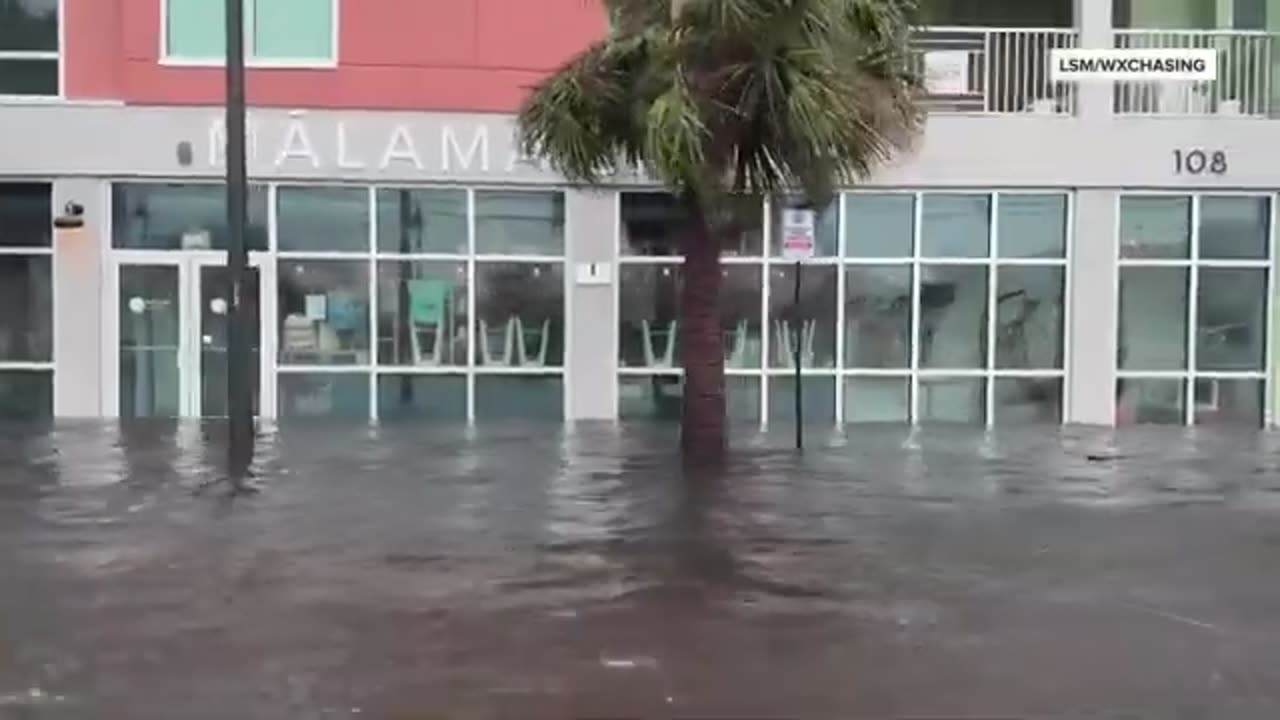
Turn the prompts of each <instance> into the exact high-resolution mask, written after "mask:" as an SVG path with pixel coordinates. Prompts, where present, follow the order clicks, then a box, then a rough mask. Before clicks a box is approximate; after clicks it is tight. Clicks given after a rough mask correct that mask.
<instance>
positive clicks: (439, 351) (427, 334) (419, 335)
mask: <svg viewBox="0 0 1280 720" xmlns="http://www.w3.org/2000/svg"><path fill="white" fill-rule="evenodd" d="M442 330H443V329H442V328H441V327H440V325H439V324H436V323H432V324H430V325H422V324H418V323H416V322H415V323H413V324H412V325H411V326H410V327H409V341H410V343H411V347H412V348H413V362H414V364H415V365H426V366H434V365H439V364H440V363H441V362H443V361H444V346H445V343H446V342H447V341H448V338H446V337H445V336H444V332H442ZM427 342H430V343H431V353H430V354H426V353H424V352H423V351H422V348H423V345H424V344H425V343H427Z"/></svg>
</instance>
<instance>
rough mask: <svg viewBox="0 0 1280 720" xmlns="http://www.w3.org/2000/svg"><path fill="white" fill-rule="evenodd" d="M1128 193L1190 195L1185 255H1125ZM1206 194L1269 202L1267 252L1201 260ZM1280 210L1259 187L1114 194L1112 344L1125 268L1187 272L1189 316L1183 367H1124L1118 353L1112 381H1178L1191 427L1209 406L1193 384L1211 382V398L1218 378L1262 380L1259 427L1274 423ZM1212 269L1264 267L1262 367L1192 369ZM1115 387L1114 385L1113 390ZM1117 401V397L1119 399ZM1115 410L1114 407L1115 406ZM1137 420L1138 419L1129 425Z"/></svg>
mask: <svg viewBox="0 0 1280 720" xmlns="http://www.w3.org/2000/svg"><path fill="white" fill-rule="evenodd" d="M1132 197H1174V198H1182V197H1185V198H1188V199H1190V201H1191V218H1190V223H1191V227H1190V237H1189V238H1188V243H1189V244H1190V247H1189V248H1188V250H1187V257H1185V258H1126V257H1124V255H1123V251H1124V248H1123V245H1122V240H1123V238H1121V237H1120V231H1121V228H1122V224H1121V223H1122V222H1123V218H1121V216H1120V213H1121V207H1122V205H1123V201H1124V199H1125V198H1132ZM1207 197H1252V198H1262V199H1264V200H1266V201H1267V246H1266V247H1267V256H1266V257H1265V258H1262V259H1258V258H1238V259H1229V260H1227V259H1207V260H1206V259H1203V258H1201V257H1200V208H1201V204H1202V202H1203V200H1204V198H1207ZM1278 212H1280V195H1277V194H1276V193H1274V192H1266V191H1261V190H1227V189H1221V190H1219V189H1214V190H1201V189H1198V188H1187V189H1185V190H1182V189H1179V190H1133V191H1123V192H1118V193H1116V196H1115V213H1116V214H1115V228H1114V233H1115V238H1116V241H1117V242H1116V263H1117V269H1116V274H1115V283H1116V285H1115V295H1114V297H1115V298H1116V304H1115V307H1114V312H1115V313H1116V316H1115V318H1116V322H1115V333H1116V338H1115V339H1116V342H1117V343H1118V342H1119V341H1120V339H1121V335H1120V280H1121V275H1122V274H1123V271H1124V270H1125V269H1126V268H1143V267H1147V268H1158V267H1165V268H1177V269H1180V270H1186V271H1187V316H1186V324H1185V325H1184V327H1185V329H1186V340H1185V342H1186V348H1185V351H1186V359H1187V362H1186V366H1185V367H1183V368H1182V369H1180V370H1126V369H1123V368H1121V367H1120V359H1119V357H1116V358H1114V359H1113V361H1112V362H1113V363H1114V365H1115V369H1116V376H1115V379H1116V383H1117V384H1118V383H1119V382H1120V381H1122V380H1131V381H1143V380H1176V381H1178V382H1179V383H1180V384H1181V387H1182V405H1183V407H1182V413H1183V418H1182V423H1181V424H1182V425H1183V426H1186V427H1191V426H1194V425H1196V424H1197V423H1196V412H1197V411H1198V410H1202V409H1209V406H1208V405H1207V404H1201V403H1198V402H1197V401H1196V383H1197V382H1199V381H1201V380H1208V381H1215V382H1214V385H1213V387H1214V397H1215V400H1216V399H1217V396H1218V389H1217V388H1218V383H1217V382H1216V381H1220V380H1245V381H1256V382H1261V383H1262V398H1261V401H1262V408H1261V410H1262V425H1261V427H1260V428H1259V429H1262V428H1270V427H1273V426H1274V424H1275V422H1276V417H1275V407H1274V401H1273V394H1274V392H1275V379H1274V378H1273V377H1272V366H1273V363H1274V360H1275V357H1276V355H1275V353H1276V347H1275V343H1276V339H1277V338H1276V332H1275V305H1276V303H1275V297H1276V289H1277V285H1276V262H1277V252H1276V250H1277V248H1276V229H1277V218H1276V213H1278ZM1212 268H1226V269H1257V270H1264V271H1265V272H1266V273H1267V282H1266V285H1265V286H1264V287H1265V297H1264V302H1265V303H1266V312H1265V314H1264V319H1263V330H1264V331H1265V332H1266V333H1267V335H1266V337H1265V339H1264V342H1263V345H1262V369H1260V370H1199V369H1197V368H1196V361H1197V358H1196V339H1197V338H1196V321H1197V315H1198V310H1199V307H1198V295H1199V285H1200V270H1201V269H1212ZM1114 391H1115V388H1112V392H1114ZM1117 400H1118V398H1117ZM1118 409H1119V408H1118V407H1117V410H1118ZM1129 424H1136V423H1129Z"/></svg>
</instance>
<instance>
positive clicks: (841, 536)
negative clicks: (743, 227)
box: [0, 424, 1280, 720]
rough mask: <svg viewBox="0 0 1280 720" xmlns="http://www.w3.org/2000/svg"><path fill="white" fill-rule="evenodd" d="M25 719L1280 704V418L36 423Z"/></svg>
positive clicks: (1006, 710) (762, 714)
mask: <svg viewBox="0 0 1280 720" xmlns="http://www.w3.org/2000/svg"><path fill="white" fill-rule="evenodd" d="M0 437H3V438H4V439H3V440H0V463H2V466H3V471H0V718H5V719H6V720H7V719H8V718H93V719H94V720H110V719H114V718H120V719H127V720H149V719H151V718H155V719H157V720H161V719H163V720H175V719H185V718H201V719H203V718H208V719H209V720H215V719H216V720H227V719H231V718H234V719H236V720H245V719H256V718H290V719H292V718H343V717H368V718H389V719H395V720H400V719H404V720H410V719H413V720H454V719H457V720H488V719H497V718H512V719H513V720H515V719H519V720H541V719H546V720H569V719H571V718H597V719H610V720H626V719H627V718H635V719H637V720H638V719H639V718H686V719H689V720H693V719H695V718H708V719H709V718H717V719H718V720H747V719H751V720H756V719H761V720H763V719H766V718H778V719H783V718H797V719H798V718H820V719H823V720H827V719H830V720H854V719H857V718H868V719H870V718H875V719H877V720H880V719H884V718H895V717H902V718H937V719H943V718H966V719H969V720H975V719H980V718H992V719H996V718H999V719H1010V718H1050V719H1055V720H1056V719H1063V720H1066V719H1071V720H1075V719H1083V718H1091V719H1094V720H1101V719H1112V718H1114V719H1116V720H1120V719H1125V720H1136V719H1138V718H1152V719H1156V718H1159V719H1160V720H1170V719H1172V720H1191V719H1200V718H1205V719H1212V720H1235V719H1237V718H1240V719H1246V718H1247V719H1253V718H1258V719H1267V720H1274V718H1277V717H1280V563H1278V562H1277V560H1278V559H1280V460H1277V458H1278V457H1280V455H1277V453H1276V450H1277V449H1280V437H1277V436H1271V435H1266V434H1253V433H1249V432H1237V433H1224V432H1216V433H1201V434H1197V433H1194V432H1184V431H1182V430H1174V429H1159V430H1131V431H1126V432H1124V433H1121V434H1111V433H1105V432H1099V431H1081V430H1070V429H1067V430H1061V431H1059V430H1056V429H1055V430H1013V431H1008V432H995V433H984V432H982V431H981V430H968V429H936V430H934V429H930V430H922V431H921V430H917V431H912V430H909V429H903V428H883V429H881V428H873V429H867V430H862V431H859V432H858V433H857V434H848V435H846V436H841V435H838V434H829V433H817V432H814V433H811V435H810V438H809V449H808V450H807V451H806V452H805V454H804V455H803V456H802V457H798V456H797V455H796V454H795V453H794V452H793V451H791V450H789V449H788V447H787V445H788V442H789V432H788V431H786V430H785V429H784V430H780V431H778V432H777V433H775V434H772V435H757V434H753V433H751V432H741V433H738V438H737V442H736V445H737V454H736V456H735V460H734V462H733V464H732V466H731V467H730V468H729V469H728V470H727V471H726V472H725V473H724V474H723V475H721V476H714V477H713V476H705V475H704V476H697V477H686V476H684V474H683V473H682V471H681V470H680V468H679V465H678V463H677V462H676V460H675V458H674V457H673V454H672V453H673V448H674V440H675V435H674V431H673V430H672V429H670V428H649V427H637V428H624V429H618V428H615V427H613V426H603V427H580V428H576V429H573V430H570V431H567V432H561V431H560V429H559V428H554V429H549V428H535V427H519V426H513V427H509V428H501V429H493V430H489V431H480V432H476V431H471V432H468V431H463V430H453V429H448V428H441V427H434V426H402V427H382V428H372V427H366V426H358V427H356V426H336V425H328V426H326V425H314V426H296V427H294V426H289V427H285V428H282V429H280V428H272V429H268V430H267V431H264V434H263V437H262V440H261V444H260V462H259V464H258V473H259V476H260V480H261V483H262V487H263V491H262V492H260V493H258V494H256V495H253V496H250V497H239V498H234V499H229V498H228V497H226V495H225V493H223V492H221V491H220V490H219V489H218V488H216V487H215V488H210V489H207V490H205V491H204V492H197V489H198V488H200V487H201V485H202V484H203V483H205V482H206V481H208V480H210V479H211V478H216V476H217V465H218V463H219V462H220V461H221V458H222V450H221V449H220V447H221V446H220V441H219V440H218V438H217V429H216V428H213V429H209V428H206V427H202V426H200V425H166V424H151V425H147V424H139V425H129V426H125V427H119V426H116V425H99V424H84V425H77V424H69V425H56V426H54V427H52V428H51V429H45V430H36V429H32V428H19V427H8V428H4V429H3V435H0Z"/></svg>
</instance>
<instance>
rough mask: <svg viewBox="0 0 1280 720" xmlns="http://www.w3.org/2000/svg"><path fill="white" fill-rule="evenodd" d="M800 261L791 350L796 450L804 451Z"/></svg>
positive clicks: (797, 268)
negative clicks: (801, 385)
mask: <svg viewBox="0 0 1280 720" xmlns="http://www.w3.org/2000/svg"><path fill="white" fill-rule="evenodd" d="M800 264H801V263H800V261H799V260H796V282H795V292H794V294H793V295H792V298H791V304H792V308H793V309H794V311H795V324H796V329H795V346H794V347H793V348H792V350H791V354H792V356H793V361H794V362H795V365H796V449H797V450H802V449H804V404H803V401H802V400H801V398H802V397H803V395H802V394H801V392H800V378H801V374H800V343H801V341H802V340H803V339H804V320H803V315H801V313H800Z"/></svg>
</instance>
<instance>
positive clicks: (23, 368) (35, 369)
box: [0, 96, 58, 418]
mask: <svg viewBox="0 0 1280 720" xmlns="http://www.w3.org/2000/svg"><path fill="white" fill-rule="evenodd" d="M19 97H25V96H19ZM4 183H5V184H11V183H39V184H47V185H48V186H49V205H50V206H51V207H53V206H55V203H56V198H57V187H56V183H55V182H54V181H53V179H51V178H30V177H25V176H18V177H10V178H5V179H4ZM56 242H57V238H56V237H54V232H53V226H52V221H50V237H49V244H48V245H46V246H37V245H15V246H10V247H0V256H19V257H39V256H44V257H47V258H49V332H50V345H49V359H48V360H0V372H4V373H11V372H28V373H40V374H45V373H47V374H48V375H49V389H50V391H51V400H52V403H51V407H50V408H49V417H50V418H56V417H58V372H57V359H58V278H57V273H58V271H57V267H56V262H55V257H54V245H55V243H56Z"/></svg>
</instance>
